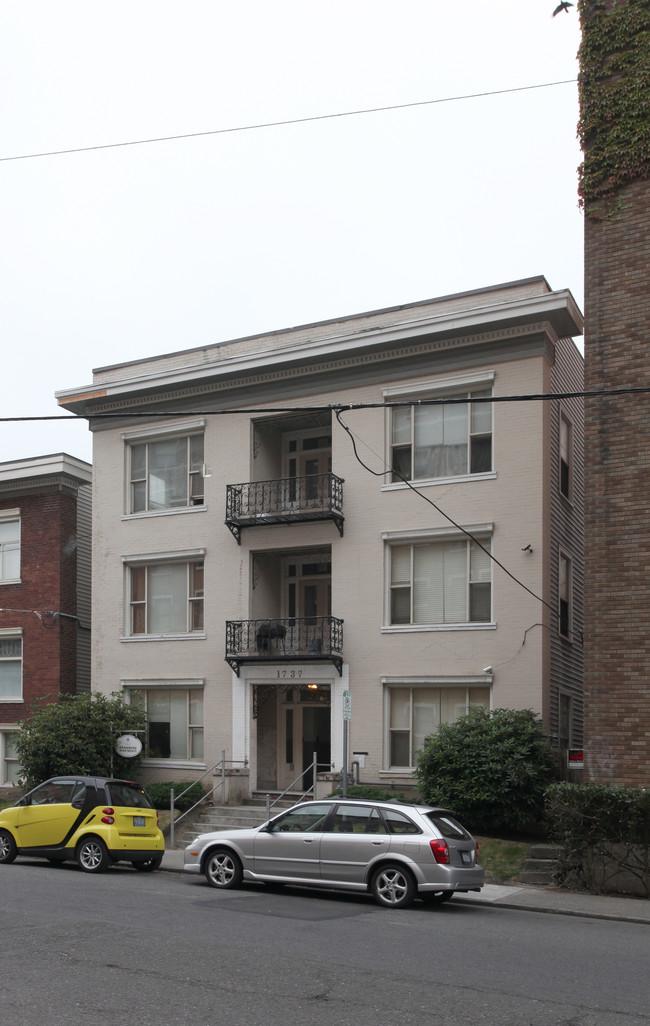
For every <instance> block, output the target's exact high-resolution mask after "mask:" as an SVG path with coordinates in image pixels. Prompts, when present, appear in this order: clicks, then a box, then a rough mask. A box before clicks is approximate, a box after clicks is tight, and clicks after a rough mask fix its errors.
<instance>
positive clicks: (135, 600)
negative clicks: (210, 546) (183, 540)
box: [128, 558, 204, 636]
mask: <svg viewBox="0 0 650 1026" xmlns="http://www.w3.org/2000/svg"><path fill="white" fill-rule="evenodd" d="M128 574H129V609H130V617H129V634H130V635H131V636H137V635H157V636H160V635H177V634H191V633H192V632H197V631H198V632H201V631H203V578H204V568H203V559H202V558H200V559H192V560H187V561H186V560H182V561H181V560H178V561H177V560H164V561H161V562H152V563H138V564H137V565H131V566H129V567H128Z"/></svg>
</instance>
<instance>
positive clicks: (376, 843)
mask: <svg viewBox="0 0 650 1026" xmlns="http://www.w3.org/2000/svg"><path fill="white" fill-rule="evenodd" d="M370 843H371V844H374V846H375V848H377V847H378V846H379V845H380V844H386V842H385V841H371V842H370Z"/></svg>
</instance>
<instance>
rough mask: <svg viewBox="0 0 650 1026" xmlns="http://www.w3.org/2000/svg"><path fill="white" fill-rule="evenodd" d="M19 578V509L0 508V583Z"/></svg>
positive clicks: (11, 581) (10, 581)
mask: <svg viewBox="0 0 650 1026" xmlns="http://www.w3.org/2000/svg"><path fill="white" fill-rule="evenodd" d="M19 580H20V511H19V510H0V584H4V583H13V582H15V581H19Z"/></svg>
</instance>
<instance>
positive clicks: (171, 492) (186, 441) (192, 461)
mask: <svg viewBox="0 0 650 1026" xmlns="http://www.w3.org/2000/svg"><path fill="white" fill-rule="evenodd" d="M127 451H128V458H129V481H130V491H129V508H128V512H129V513H144V512H154V511H156V510H164V509H180V508H183V507H187V506H197V505H202V504H203V501H204V495H203V434H202V433H201V434H192V435H187V436H181V437H178V438H175V437H169V438H167V437H165V438H160V439H155V440H153V441H146V442H145V441H143V442H132V443H131V444H130V445H129V446H128V450H127Z"/></svg>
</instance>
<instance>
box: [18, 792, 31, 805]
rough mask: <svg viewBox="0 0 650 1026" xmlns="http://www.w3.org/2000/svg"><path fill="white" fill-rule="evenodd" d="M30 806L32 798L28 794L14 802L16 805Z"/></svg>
mask: <svg viewBox="0 0 650 1026" xmlns="http://www.w3.org/2000/svg"><path fill="white" fill-rule="evenodd" d="M31 804H32V797H31V795H29V794H26V795H24V796H23V797H22V798H20V799H19V800H18V801H17V802H16V805H31Z"/></svg>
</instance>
